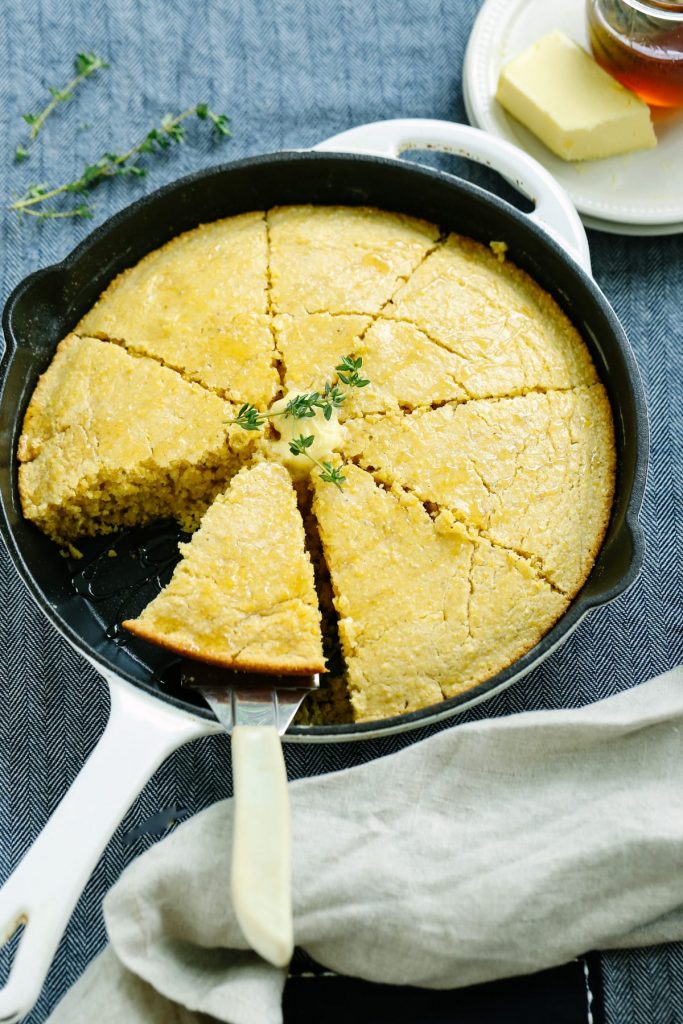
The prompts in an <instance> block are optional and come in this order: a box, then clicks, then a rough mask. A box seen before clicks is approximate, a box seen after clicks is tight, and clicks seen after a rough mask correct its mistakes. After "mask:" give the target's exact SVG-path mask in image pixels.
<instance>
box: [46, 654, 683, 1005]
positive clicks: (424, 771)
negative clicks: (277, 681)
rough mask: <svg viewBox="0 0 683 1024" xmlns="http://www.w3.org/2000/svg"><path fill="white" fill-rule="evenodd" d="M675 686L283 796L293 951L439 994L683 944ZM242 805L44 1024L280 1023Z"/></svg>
mask: <svg viewBox="0 0 683 1024" xmlns="http://www.w3.org/2000/svg"><path fill="white" fill-rule="evenodd" d="M682 754H683V667H682V668H679V669H675V670H674V671H672V672H669V673H667V674H666V675H663V676H660V677H659V678H657V679H653V680H651V681H650V682H648V683H644V684H643V685H641V686H638V687H636V688H634V689H632V690H628V691H626V692H624V693H621V694H619V695H617V696H615V697H612V698H610V699H609V700H604V701H601V702H599V703H597V704H593V705H590V706H588V707H584V708H581V709H578V710H571V711H538V712H529V713H525V714H521V715H513V716H511V717H509V718H499V719H494V720H490V721H481V722H472V723H469V724H466V725H462V726H460V727H457V728H453V729H449V730H447V731H445V732H443V733H440V734H439V735H437V736H434V737H432V738H430V739H428V740H425V741H423V742H421V743H417V744H415V745H413V746H411V747H409V748H407V749H405V750H402V751H401V752H399V753H397V754H394V755H393V756H391V757H387V758H383V759H380V760H378V761H374V762H372V763H370V764H368V765H364V766H362V767H359V768H352V769H349V770H347V771H343V772H337V773H335V774H333V775H327V776H322V777H318V778H313V779H305V780H302V781H299V782H295V783H293V784H292V786H291V800H292V814H293V825H294V913H295V936H296V941H297V943H298V944H299V945H300V946H302V947H303V948H304V949H306V950H307V951H308V952H309V953H310V955H311V956H313V957H314V958H315V959H316V960H317V961H319V962H320V963H322V964H324V965H326V966H327V967H329V968H330V969H332V970H334V971H339V972H341V973H344V974H349V975H355V976H357V977H361V978H366V979H370V980H373V981H382V982H389V983H401V984H411V985H420V986H426V987H433V988H441V987H457V986H463V985H471V984H475V983H477V982H482V981H486V980H489V979H494V978H500V977H504V976H511V975H515V974H523V973H526V972H531V971H536V970H540V969H542V968H545V967H549V966H552V965H554V964H560V963H564V962H566V961H567V960H570V959H571V958H572V957H574V956H576V955H577V954H580V953H583V952H585V951H586V950H589V949H592V948H601V949H604V948H609V947H615V946H629V945H642V944H648V943H656V942H664V941H670V940H675V939H681V938H683V785H682V777H681V776H682V770H681V765H682V763H683V761H682V756H681V755H682ZM231 828H232V804H231V802H230V801H224V802H221V803H219V804H216V805H215V806H213V807H211V808H209V809H208V810H206V811H204V812H203V813H201V814H198V815H197V816H196V817H195V818H194V819H193V820H192V821H190V822H188V823H186V824H184V825H183V826H181V827H180V828H179V829H178V830H177V832H175V833H174V834H172V835H171V836H169V837H168V838H167V839H165V840H163V841H162V842H160V843H158V844H157V845H156V846H155V847H154V848H153V849H151V850H150V851H149V852H147V853H146V854H145V855H144V856H142V857H141V858H140V859H139V860H138V861H136V863H135V864H133V865H132V866H131V867H130V868H129V869H128V870H127V871H126V872H125V874H124V875H123V877H122V878H121V880H120V881H119V883H118V884H117V885H116V886H115V887H114V889H113V890H112V891H111V893H110V894H109V896H108V897H107V899H106V901H105V918H106V923H107V929H108V932H109V937H110V940H111V945H110V946H109V947H108V948H107V949H106V950H105V952H104V953H103V954H102V955H101V956H100V957H99V958H98V959H97V960H96V961H95V962H94V963H93V964H92V965H91V966H90V968H89V969H88V970H87V971H86V973H85V975H84V977H83V978H82V979H81V980H80V982H78V983H77V984H76V985H75V986H74V988H73V989H72V990H71V992H70V993H69V994H68V995H67V996H66V997H65V999H64V1000H63V1001H62V1003H61V1004H60V1005H59V1006H58V1008H57V1010H56V1011H55V1012H54V1014H53V1015H52V1017H51V1018H50V1021H51V1024H67V1022H68V1024H91V1022H92V1021H94V1020H96V1021H97V1022H98V1024H123V1022H125V1024H138V1022H139V1024H143V1022H145V1024H150V1022H152V1024H154V1022H157V1021H158V1022H159V1024H161V1022H163V1024H169V1022H173V1021H177V1022H180V1024H189V1022H193V1024H194V1022H197V1021H203V1020H206V1019H207V1018H206V1017H204V1016H203V1015H204V1014H208V1015H211V1017H215V1018H217V1019H218V1020H220V1021H230V1022H232V1024H270V1022H276V1021H280V1020H281V1012H280V997H281V990H282V986H283V983H284V977H285V975H284V972H282V971H279V970H277V969H276V968H274V967H271V966H269V965H268V964H266V963H264V962H263V961H261V960H260V959H259V958H258V957H257V956H256V955H255V954H253V953H250V952H249V951H246V950H245V943H244V940H243V939H242V937H241V935H240V932H239V929H238V927H237V924H236V922H235V919H234V916H233V913H232V909H231V906H230V897H229V851H230V839H231Z"/></svg>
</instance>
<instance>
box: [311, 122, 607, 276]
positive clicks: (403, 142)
mask: <svg viewBox="0 0 683 1024" xmlns="http://www.w3.org/2000/svg"><path fill="white" fill-rule="evenodd" d="M313 148H314V149H315V150H322V151H327V152H332V153H347V152H348V153H371V154H374V155H376V156H387V157H393V158H398V157H400V155H401V153H404V152H405V151H406V150H408V149H436V150H440V151H443V152H447V153H453V154H455V155H456V156H461V157H466V158H467V159H470V160H474V161H475V162H476V163H480V164H485V165H486V166H487V167H491V168H493V170H495V171H498V172H499V173H500V174H502V176H503V177H504V178H505V179H506V180H507V181H508V182H509V183H510V184H511V185H512V186H513V188H516V189H517V190H518V191H519V192H521V193H522V194H523V195H525V196H526V197H527V198H528V199H530V200H532V202H533V203H534V204H535V206H534V210H533V211H532V212H531V213H530V214H528V216H529V218H530V219H531V220H533V221H535V222H536V223H537V224H538V225H539V227H541V228H542V229H543V230H544V231H545V232H546V233H547V234H549V235H551V236H552V237H553V238H554V239H555V240H556V241H557V242H558V243H559V244H560V245H561V246H562V248H563V249H565V250H566V251H567V252H568V253H569V254H570V256H572V257H573V258H574V259H575V260H576V262H577V263H579V265H580V266H581V267H582V268H583V269H584V270H585V271H586V272H587V273H588V274H590V273H591V262H590V252H589V249H588V240H587V238H586V232H585V230H584V227H583V224H582V223H581V220H580V218H579V215H578V213H577V212H576V208H575V207H574V204H573V203H572V201H571V199H570V198H569V196H568V195H567V193H566V192H565V190H564V189H563V188H562V186H561V185H560V183H559V182H558V181H556V179H555V178H553V176H552V174H550V173H549V172H548V171H547V170H546V169H545V167H542V166H541V164H539V163H538V161H537V160H534V158H533V157H531V156H529V154H528V153H525V152H524V150H523V149H519V148H518V147H517V146H513V145H512V144H511V143H509V142H506V141H505V139H499V138H498V137H497V136H495V135H489V134H488V132H483V131H481V130H480V129H479V128H472V127H471V126H470V125H468V124H457V123H456V122H454V121H437V120H431V119H429V118H397V119H395V120H392V121H375V122H374V123H373V124H364V125H360V126H359V127H358V128H351V129H350V130H349V131H347V132H342V133H341V134H340V135H335V136H333V137H332V138H331V139H326V140H325V141H324V142H321V143H320V144H319V145H317V146H314V147H313Z"/></svg>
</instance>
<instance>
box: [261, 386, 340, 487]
mask: <svg viewBox="0 0 683 1024" xmlns="http://www.w3.org/2000/svg"><path fill="white" fill-rule="evenodd" d="M299 394H301V392H299V391H288V392H287V394H286V395H285V396H284V398H280V399H278V401H277V402H273V404H272V406H271V408H270V411H271V413H272V412H276V413H277V412H283V411H284V409H285V408H286V406H287V403H288V402H289V401H290V400H291V399H292V398H296V397H297V395H299ZM270 422H271V423H272V425H273V426H274V427H275V429H276V431H277V432H278V434H279V435H280V437H279V439H278V440H277V441H271V442H270V447H271V450H272V452H273V454H274V455H275V456H276V457H277V458H279V459H281V460H282V461H283V462H285V463H286V464H287V466H288V467H289V468H290V470H292V471H293V473H294V475H295V476H303V475H304V474H306V473H310V472H311V470H312V469H313V468H314V463H313V462H311V458H312V459H317V460H318V462H323V461H328V462H329V460H330V457H331V455H332V452H333V451H336V450H337V449H338V448H340V447H341V445H342V443H343V441H344V439H345V436H346V430H345V428H344V427H343V425H342V424H341V423H340V422H339V416H338V415H337V410H336V409H333V410H332V415H331V417H330V419H329V420H326V419H325V417H324V415H323V411H322V409H316V412H315V416H306V417H304V418H303V419H296V418H295V417H294V416H276V417H274V418H273V419H271V421H270ZM302 434H303V435H304V437H308V436H309V435H311V434H312V435H313V443H312V444H311V445H310V447H309V448H307V449H306V451H307V452H308V454H309V455H310V456H311V458H307V457H306V456H305V455H292V453H291V451H290V449H289V445H290V442H291V441H293V440H294V439H295V438H297V437H301V435H302Z"/></svg>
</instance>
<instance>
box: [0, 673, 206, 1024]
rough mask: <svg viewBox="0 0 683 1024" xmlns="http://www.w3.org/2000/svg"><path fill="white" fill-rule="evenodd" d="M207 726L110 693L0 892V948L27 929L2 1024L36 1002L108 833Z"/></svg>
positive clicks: (132, 692) (125, 687) (123, 687)
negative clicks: (96, 734)
mask: <svg viewBox="0 0 683 1024" xmlns="http://www.w3.org/2000/svg"><path fill="white" fill-rule="evenodd" d="M209 731H212V730H211V723H208V722H203V721H202V720H201V719H198V718H193V717H192V716H190V715H187V714H185V713H183V712H180V711H173V710H172V709H171V708H166V707H164V706H163V705H162V704H161V702H160V701H158V700H155V699H153V698H152V697H149V696H147V695H146V694H144V693H142V692H141V691H139V690H136V689H135V688H134V687H133V686H130V685H129V684H127V683H124V682H123V681H121V680H117V681H116V684H115V685H113V686H111V714H110V716H109V721H108V722H107V726H106V729H105V730H104V733H103V734H102V736H101V738H100V740H99V742H98V744H97V746H96V747H95V749H94V750H93V752H92V753H91V754H90V757H89V758H88V760H87V761H86V762H85V764H84V766H83V768H82V769H81V771H80V773H79V775H78V776H77V777H76V780H75V781H74V783H73V785H72V786H71V788H70V789H69V790H68V792H67V794H66V796H65V797H64V799H63V800H62V802H61V803H60V804H59V806H58V807H57V809H56V811H55V812H54V814H53V815H52V817H51V818H50V820H49V821H48V823H47V825H46V826H45V828H44V829H43V831H42V832H41V833H40V835H39V836H38V838H37V839H36V841H35V842H34V843H33V845H32V846H31V848H30V849H29V850H28V852H27V853H26V855H25V856H24V857H23V859H22V860H21V861H20V862H19V864H18V865H17V867H16V868H15V869H14V872H13V873H12V874H11V875H10V877H9V879H8V880H7V882H6V883H5V885H4V886H3V887H2V888H1V889H0V944H3V943H4V942H6V941H7V940H8V939H9V938H10V937H11V936H12V935H13V934H14V932H15V931H16V929H17V927H18V925H20V924H24V926H25V928H24V933H23V934H22V936H21V939H20V941H19V947H18V949H17V952H16V956H15V958H14V962H13V964H12V968H11V971H10V974H9V978H8V980H7V983H6V985H5V986H4V988H2V989H1V990H0V1024H10V1022H12V1024H13V1022H15V1021H18V1020H20V1019H21V1018H22V1017H24V1016H25V1015H26V1014H27V1013H28V1012H29V1010H30V1009H31V1007H32V1006H33V1005H34V1003H35V1002H36V1000H37V998H38V996H39V995H40V990H41V988H42V986H43V982H44V980H45V977H46V975H47V972H48V969H49V967H50V963H51V961H52V958H53V956H54V954H55V951H56V949H57V946H58V944H59V941H60V939H61V937H62V934H63V932H64V929H65V928H66V925H67V922H68V920H69V918H70V916H71V913H72V911H73V909H74V907H75V905H76V903H77V901H78V898H79V896H80V895H81V892H82V891H83V888H84V886H85V884H86V882H87V880H88V878H89V877H90V874H91V873H92V870H93V868H94V866H95V864H96V863H97V860H98V859H99V857H100V854H101V853H102V851H103V849H104V847H105V846H106V844H107V842H108V840H109V839H110V838H111V836H112V833H113V832H114V830H115V829H116V827H117V825H118V824H119V822H120V821H121V819H122V817H123V815H124V814H125V812H126V811H127V810H128V808H129V807H130V805H131V804H132V802H133V800H134V799H135V797H136V796H137V794H138V793H139V792H140V790H141V789H142V787H143V786H144V784H145V783H146V782H147V780H148V779H149V778H150V776H151V775H152V773H153V772H154V771H155V769H156V768H157V767H158V766H159V765H160V764H161V763H162V761H164V760H165V758H166V757H167V756H168V755H169V754H170V753H171V752H172V751H173V750H175V749H176V748H177V747H179V746H181V745H182V744H183V743H186V742H187V741H188V740H190V739H193V738H194V737H196V736H200V735H202V734H203V733H206V732H209Z"/></svg>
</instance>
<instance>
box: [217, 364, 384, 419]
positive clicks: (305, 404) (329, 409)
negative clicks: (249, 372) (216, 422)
mask: <svg viewBox="0 0 683 1024" xmlns="http://www.w3.org/2000/svg"><path fill="white" fill-rule="evenodd" d="M362 365H363V357H362V356H358V357H356V358H354V356H352V355H350V356H344V357H343V359H342V361H341V363H340V364H339V365H338V366H335V370H336V371H337V375H338V377H339V379H340V380H341V381H343V382H344V384H346V386H347V387H348V388H364V387H366V386H367V385H368V384H369V383H370V381H369V380H364V379H363V378H362V377H361V376H360V374H359V372H358V371H359V370H360V368H361V367H362ZM347 398H348V392H347V391H342V390H341V388H340V387H339V385H338V384H331V383H330V382H329V381H327V383H326V384H325V386H324V388H323V390H322V391H309V392H305V393H304V394H301V395H294V396H293V397H292V398H290V399H289V401H288V402H287V404H286V405H285V407H284V409H280V410H279V411H277V412H272V411H268V412H259V411H258V409H257V408H256V406H255V405H250V404H246V405H243V406H242V407H241V409H240V410H239V412H238V414H237V416H236V417H235V419H234V420H230V421H229V422H230V423H234V424H235V425H236V426H238V427H242V429H243V430H260V429H261V427H262V426H263V425H264V424H265V422H266V420H269V419H275V417H276V416H285V417H287V416H293V417H294V419H297V420H302V419H310V418H311V417H313V416H315V415H316V413H317V411H318V409H320V410H322V414H323V416H324V417H325V419H326V420H330V419H332V413H333V412H334V410H335V409H339V408H341V406H342V405H343V404H344V402H345V400H346V399H347Z"/></svg>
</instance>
